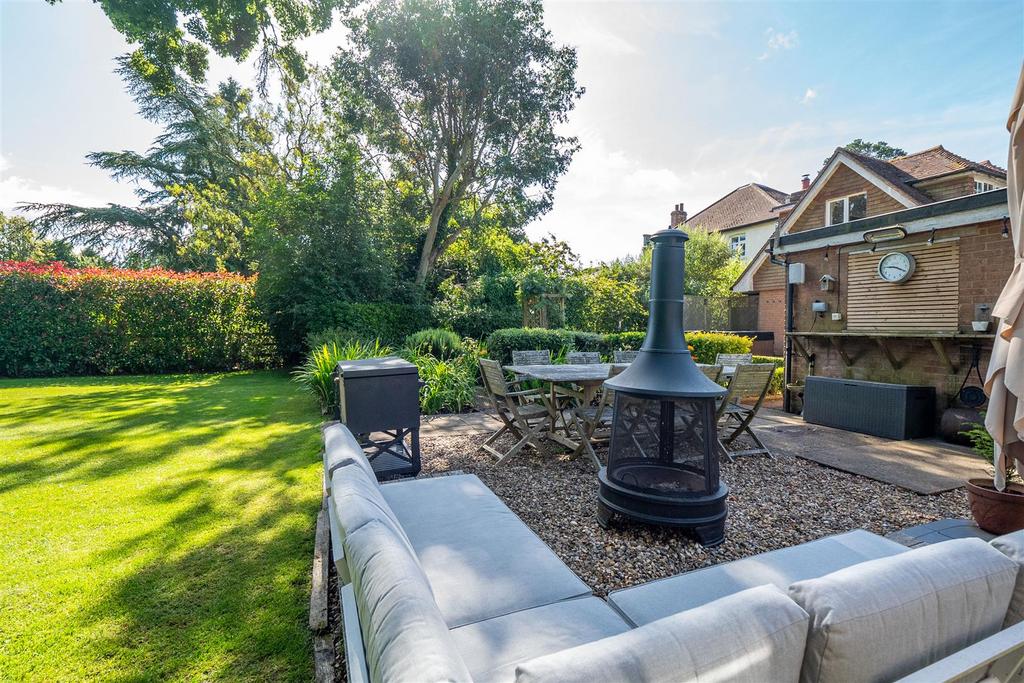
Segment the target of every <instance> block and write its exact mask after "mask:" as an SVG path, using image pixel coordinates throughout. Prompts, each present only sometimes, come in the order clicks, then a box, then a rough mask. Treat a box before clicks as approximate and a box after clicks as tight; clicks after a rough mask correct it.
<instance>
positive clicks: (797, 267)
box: [787, 263, 807, 285]
mask: <svg viewBox="0 0 1024 683" xmlns="http://www.w3.org/2000/svg"><path fill="white" fill-rule="evenodd" d="M787 272H788V273H789V284H791V285H802V284H803V283H804V282H806V281H807V264H805V263H790V264H789V269H788V271H787Z"/></svg>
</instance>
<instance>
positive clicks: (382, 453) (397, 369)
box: [335, 356, 420, 479]
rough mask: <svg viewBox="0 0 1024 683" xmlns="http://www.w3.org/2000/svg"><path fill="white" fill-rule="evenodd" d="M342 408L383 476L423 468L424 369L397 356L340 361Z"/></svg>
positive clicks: (341, 412) (341, 417)
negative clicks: (421, 398) (421, 376)
mask: <svg viewBox="0 0 1024 683" xmlns="http://www.w3.org/2000/svg"><path fill="white" fill-rule="evenodd" d="M335 382H336V384H337V391H338V412H337V414H336V415H335V417H336V418H337V419H339V420H341V421H342V422H343V423H344V424H345V426H346V427H348V429H349V431H351V432H352V433H353V434H355V435H356V438H357V439H359V443H360V444H361V445H362V446H363V450H364V451H366V455H367V457H368V458H369V460H370V464H371V465H372V466H373V471H374V472H375V473H376V474H377V478H378V479H388V478H391V477H398V476H415V475H417V474H419V472H420V402H419V386H420V382H419V374H418V372H417V370H416V366H415V365H413V364H412V363H410V362H408V361H406V360H403V359H401V358H396V357H391V356H389V357H386V358H368V359H366V360H350V361H341V362H339V363H338V366H337V369H336V370H335Z"/></svg>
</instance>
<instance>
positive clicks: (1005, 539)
mask: <svg viewBox="0 0 1024 683" xmlns="http://www.w3.org/2000/svg"><path fill="white" fill-rule="evenodd" d="M990 543H991V544H992V547H993V548H995V549H996V550H998V551H999V552H1001V553H1002V554H1003V555H1006V556H1007V557H1008V558H1010V559H1011V560H1013V561H1014V562H1016V563H1017V584H1016V586H1015V587H1014V589H1013V597H1012V598H1011V599H1010V607H1009V609H1007V610H1006V619H1005V620H1003V628H1008V627H1010V626H1013V625H1014V624H1019V623H1020V622H1022V621H1024V530H1021V531H1014V532H1013V533H1012V534H1006V535H1005V536H999V537H997V538H993V539H992V540H991V541H990Z"/></svg>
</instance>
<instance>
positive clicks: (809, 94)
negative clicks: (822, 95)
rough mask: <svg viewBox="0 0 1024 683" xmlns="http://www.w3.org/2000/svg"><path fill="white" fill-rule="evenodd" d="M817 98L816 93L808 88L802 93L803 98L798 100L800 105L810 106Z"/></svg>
mask: <svg viewBox="0 0 1024 683" xmlns="http://www.w3.org/2000/svg"><path fill="white" fill-rule="evenodd" d="M817 97H818V91H817V90H815V89H814V88H808V89H807V90H806V91H805V92H804V96H803V97H801V98H800V104H810V103H811V102H812V101H814V100H815V99H816V98H817Z"/></svg>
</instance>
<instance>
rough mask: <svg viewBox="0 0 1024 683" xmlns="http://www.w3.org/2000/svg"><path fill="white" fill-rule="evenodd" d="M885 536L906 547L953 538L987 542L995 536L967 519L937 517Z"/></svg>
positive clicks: (915, 546)
mask: <svg viewBox="0 0 1024 683" xmlns="http://www.w3.org/2000/svg"><path fill="white" fill-rule="evenodd" d="M886 538H888V539H890V540H893V541H896V542H897V543H901V544H903V545H905V546H907V547H908V548H917V547H919V546H923V545H931V544H932V543H942V542H943V541H949V540H951V539H954V538H980V539H981V540H983V541H985V542H988V541H991V540H992V539H993V538H995V536H994V535H992V534H990V533H989V532H987V531H982V530H981V529H979V528H978V525H977V524H975V523H974V522H973V521H971V520H969V519H939V520H936V521H934V522H928V523H927V524H918V525H917V526H912V527H908V528H906V529H902V530H901V531H894V532H893V533H891V534H887V535H886Z"/></svg>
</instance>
